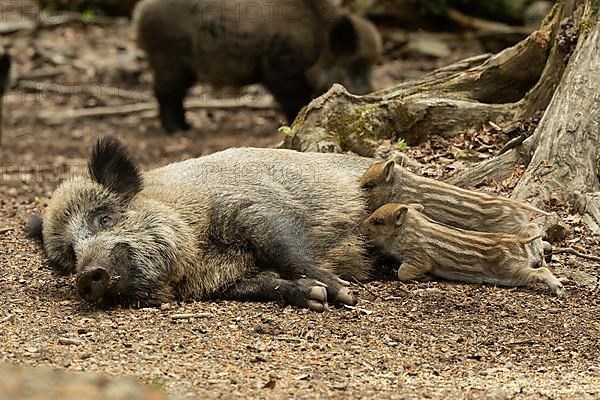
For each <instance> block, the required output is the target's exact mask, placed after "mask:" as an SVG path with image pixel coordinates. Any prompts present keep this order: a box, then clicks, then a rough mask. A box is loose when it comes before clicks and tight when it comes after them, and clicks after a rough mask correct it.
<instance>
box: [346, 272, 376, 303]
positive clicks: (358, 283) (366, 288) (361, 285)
mask: <svg viewBox="0 0 600 400" xmlns="http://www.w3.org/2000/svg"><path fill="white" fill-rule="evenodd" d="M352 280H353V281H354V282H355V283H356V284H357V285H358V286H360V287H361V288H363V289H365V290H366V291H367V292H369V293H370V294H371V295H372V296H374V297H375V298H379V296H377V295H376V294H375V293H373V292H372V291H371V289H369V288H368V287H367V285H365V284H364V283H362V282H361V281H359V280H358V279H356V278H355V277H352Z"/></svg>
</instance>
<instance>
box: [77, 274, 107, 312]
mask: <svg viewBox="0 0 600 400" xmlns="http://www.w3.org/2000/svg"><path fill="white" fill-rule="evenodd" d="M109 286H110V274H109V273H108V271H107V270H106V269H105V268H102V267H91V268H88V269H86V270H85V271H83V272H81V273H80V274H79V275H78V276H77V292H78V293H79V295H80V296H81V297H82V298H83V299H84V300H86V301H89V302H92V303H95V302H97V301H99V300H100V299H102V297H103V296H104V294H105V293H106V292H107V290H108V289H109Z"/></svg>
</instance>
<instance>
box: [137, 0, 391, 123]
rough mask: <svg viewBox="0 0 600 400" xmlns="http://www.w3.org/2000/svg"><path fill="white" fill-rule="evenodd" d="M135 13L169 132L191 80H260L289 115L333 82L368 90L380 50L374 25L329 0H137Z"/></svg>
mask: <svg viewBox="0 0 600 400" xmlns="http://www.w3.org/2000/svg"><path fill="white" fill-rule="evenodd" d="M134 19H135V20H136V21H137V35H138V43H139V46H140V47H141V48H142V49H143V50H144V51H145V52H146V55H147V57H148V61H149V63H150V67H151V68H152V70H153V72H154V91H155V95H156V98H157V100H158V103H159V107H160V119H161V123H162V126H163V128H164V129H165V130H166V131H167V132H174V131H178V130H186V129H189V125H188V123H187V122H186V119H185V112H184V108H183V100H184V98H185V96H186V93H187V91H188V89H189V88H190V87H192V86H193V85H194V83H195V82H205V83H210V84H213V85H215V86H217V87H219V86H234V87H240V86H243V85H249V84H253V83H262V84H263V85H264V86H265V87H266V88H267V89H268V90H269V91H270V92H271V93H272V94H273V96H274V97H275V99H276V100H277V101H278V102H279V103H280V104H281V106H282V107H283V111H284V112H285V114H286V116H287V119H288V121H289V122H292V121H293V120H294V118H295V117H296V114H297V113H298V111H299V110H300V109H301V108H302V107H303V106H304V105H306V104H308V102H309V101H310V100H311V99H312V98H314V97H316V96H318V95H320V94H322V93H324V92H325V91H327V90H328V89H329V88H330V87H331V85H332V84H333V83H341V84H342V85H344V86H345V87H346V88H347V89H348V90H349V91H350V92H352V93H355V94H366V93H368V92H370V91H371V90H372V87H371V68H372V66H373V64H374V63H375V62H376V60H377V59H378V57H379V56H380V54H381V52H382V45H381V38H380V36H379V33H378V32H377V29H376V28H375V26H374V25H373V24H371V23H370V22H369V21H367V20H366V19H364V18H361V17H358V16H356V15H350V14H345V13H342V12H341V11H340V10H338V9H337V8H336V7H335V6H334V4H333V2H332V1H331V0H286V1H273V0H253V1H250V0H142V1H141V2H140V3H139V4H138V6H137V9H136V11H135V13H134Z"/></svg>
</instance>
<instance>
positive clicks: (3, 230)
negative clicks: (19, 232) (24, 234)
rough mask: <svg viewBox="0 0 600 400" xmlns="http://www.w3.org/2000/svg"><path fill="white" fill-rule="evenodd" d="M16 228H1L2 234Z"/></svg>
mask: <svg viewBox="0 0 600 400" xmlns="http://www.w3.org/2000/svg"><path fill="white" fill-rule="evenodd" d="M14 229H15V228H0V235H1V234H3V233H6V232H10V231H12V230H14Z"/></svg>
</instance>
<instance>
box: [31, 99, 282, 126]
mask: <svg viewBox="0 0 600 400" xmlns="http://www.w3.org/2000/svg"><path fill="white" fill-rule="evenodd" d="M234 108H238V109H239V108H246V109H262V110H269V109H274V108H276V105H275V104H274V103H273V102H272V101H264V100H261V101H255V102H249V101H241V100H236V99H233V100H228V101H222V100H208V101H207V100H204V99H193V98H192V99H189V100H188V101H187V102H186V109H187V110H192V109H234ZM155 110H158V106H157V104H156V103H154V102H149V103H134V104H124V105H118V106H106V107H92V108H76V109H70V110H65V111H53V110H42V111H41V112H40V113H39V114H38V117H39V118H40V119H41V120H42V121H44V122H45V123H47V124H62V123H64V122H65V121H68V120H73V119H79V118H89V117H107V116H111V115H125V114H133V113H138V112H144V111H155Z"/></svg>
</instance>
